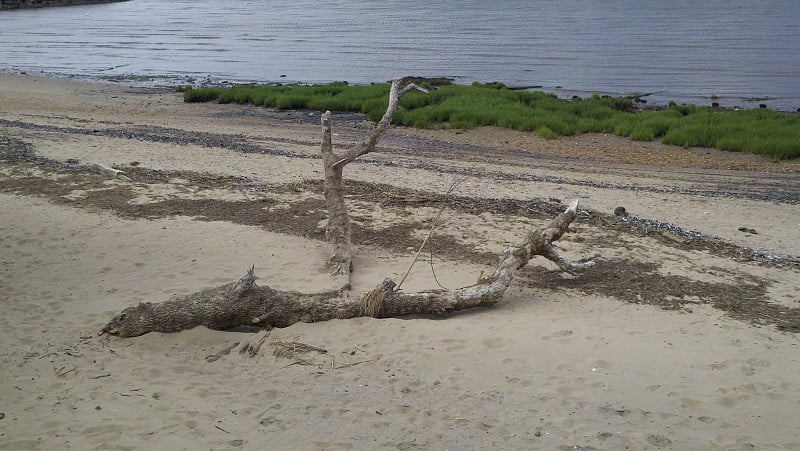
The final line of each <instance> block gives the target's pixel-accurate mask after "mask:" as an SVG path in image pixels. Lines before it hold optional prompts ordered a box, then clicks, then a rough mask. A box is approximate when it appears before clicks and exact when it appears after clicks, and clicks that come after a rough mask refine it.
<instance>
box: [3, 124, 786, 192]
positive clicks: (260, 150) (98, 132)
mask: <svg viewBox="0 0 800 451" xmlns="http://www.w3.org/2000/svg"><path fill="white" fill-rule="evenodd" d="M0 126H6V127H15V128H22V129H27V130H37V131H45V132H52V133H65V134H77V135H89V136H103V137H111V138H120V139H136V140H139V141H147V142H162V143H169V144H175V145H196V146H201V147H208V148H212V147H214V148H223V149H229V150H233V151H235V152H242V153H255V154H262V155H275V156H283V157H290V158H303V159H319V158H320V156H319V155H318V154H316V153H298V152H292V151H287V150H283V149H279V148H275V147H266V146H263V145H258V144H252V143H249V142H248V140H247V139H246V138H245V137H244V136H240V135H225V134H218V133H206V132H187V131H185V130H180V129H173V128H166V127H158V126H146V127H129V128H116V129H111V128H109V129H92V130H90V129H83V128H75V127H58V126H53V125H40V124H31V123H27V122H22V121H9V120H6V119H0ZM273 141H275V142H277V143H288V144H299V145H316V143H309V142H305V141H299V140H289V139H273ZM414 141H415V142H418V143H424V144H420V146H421V147H422V146H424V147H431V146H432V145H435V146H436V147H437V148H438V147H442V148H448V149H450V150H451V151H461V152H464V153H465V154H466V155H469V154H472V155H486V154H488V153H491V152H493V151H495V150H494V149H490V148H486V147H481V146H474V145H462V144H454V143H446V142H443V141H431V140H422V139H415V140H414ZM406 152H407V153H408V154H409V155H410V156H414V154H415V153H417V151H414V150H412V151H406ZM510 152H511V153H514V152H513V151H510ZM421 153H422V154H425V153H426V152H424V151H421ZM438 157H439V158H441V155H439V156H438ZM359 163H363V164H372V165H376V166H386V167H402V168H405V169H424V170H431V171H435V172H439V173H446V174H456V175H461V176H475V177H482V178H491V179H495V180H515V181H523V182H541V183H553V184H559V185H571V186H582V187H588V188H600V189H614V190H625V191H641V192H648V193H657V194H682V195H695V196H702V197H729V198H731V197H732V198H740V199H752V200H758V201H767V202H779V203H785V204H790V205H797V204H800V184H793V183H787V184H785V186H770V187H769V189H765V190H762V191H756V190H748V189H745V188H746V187H737V186H733V185H731V184H726V185H725V186H719V187H717V188H716V189H713V190H712V189H690V188H683V187H672V188H658V187H650V186H636V185H625V184H618V183H601V182H589V181H585V180H573V179H565V178H561V177H555V176H544V175H535V174H506V173H503V172H498V171H486V170H483V169H472V168H454V167H451V166H446V165H440V164H435V163H428V162H425V161H424V158H420V159H415V160H413V161H402V160H386V159H383V158H376V157H361V158H359Z"/></svg>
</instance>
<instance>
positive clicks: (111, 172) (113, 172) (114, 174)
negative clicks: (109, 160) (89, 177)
mask: <svg viewBox="0 0 800 451" xmlns="http://www.w3.org/2000/svg"><path fill="white" fill-rule="evenodd" d="M88 168H89V169H91V170H92V171H94V172H97V173H98V174H104V175H107V176H109V177H111V178H116V179H120V180H125V181H126V182H130V181H131V179H129V178H128V177H126V176H125V171H122V170H119V169H114V168H111V167H108V166H105V165H102V164H100V163H91V164H89V166H88Z"/></svg>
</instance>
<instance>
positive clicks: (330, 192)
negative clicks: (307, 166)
mask: <svg viewBox="0 0 800 451" xmlns="http://www.w3.org/2000/svg"><path fill="white" fill-rule="evenodd" d="M401 82H402V79H400V78H395V79H394V80H392V86H391V89H390V90H389V105H388V107H387V108H386V113H384V115H383V117H382V118H381V120H380V122H378V125H377V126H376V127H375V129H374V130H373V131H372V133H370V135H369V137H368V138H367V139H365V140H364V141H363V142H361V143H360V144H359V145H357V146H356V147H354V148H352V149H350V150H348V151H347V152H345V153H343V154H341V155H338V154H336V153H335V152H334V151H333V143H332V141H331V135H332V133H331V112H330V111H326V112H325V114H323V115H322V146H321V152H322V163H323V165H324V166H325V180H324V182H323V188H324V193H325V203H326V205H327V207H328V227H327V229H326V231H325V234H326V236H327V238H328V241H329V242H330V243H331V256H330V259H329V262H328V263H329V265H330V266H331V269H332V270H333V273H334V274H344V275H346V276H347V282H346V283H345V287H346V288H348V289H349V286H350V272H351V271H352V269H353V268H352V253H351V248H352V231H351V228H350V218H349V216H348V214H347V205H346V204H345V201H344V189H343V186H342V173H343V171H344V167H345V166H346V165H347V164H348V163H350V162H352V161H354V160H355V159H356V158H358V157H360V156H361V155H365V154H368V153H370V152H372V151H374V150H375V146H376V145H377V144H378V140H379V139H380V137H381V136H382V135H383V134H384V133H385V132H386V130H388V129H389V126H390V125H391V123H392V119H393V118H394V114H395V112H396V111H397V108H398V107H399V106H400V99H401V98H402V97H403V96H404V95H405V94H407V93H408V92H409V91H411V90H413V89H416V90H419V91H423V92H428V91H426V90H425V89H423V88H420V87H419V86H417V85H415V84H413V83H411V84H409V85H406V86H405V87H402V88H401V87H400V84H401Z"/></svg>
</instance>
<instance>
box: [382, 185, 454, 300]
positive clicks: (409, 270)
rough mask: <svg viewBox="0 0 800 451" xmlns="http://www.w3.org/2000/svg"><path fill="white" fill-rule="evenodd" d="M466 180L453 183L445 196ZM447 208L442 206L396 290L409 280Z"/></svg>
mask: <svg viewBox="0 0 800 451" xmlns="http://www.w3.org/2000/svg"><path fill="white" fill-rule="evenodd" d="M464 180H466V179H460V180H456V181H455V182H453V183H452V184H451V185H450V188H449V189H448V190H447V192H446V193H445V196H449V195H450V194H452V193H453V191H454V190H455V189H456V188H457V187H458V185H460V184H461V183H463V182H464ZM445 206H446V205H444V204H442V208H440V209H439V214H437V215H436V218H435V219H434V220H433V224H431V229H430V230H429V231H428V236H426V237H425V239H424V240H423V241H422V245H420V247H419V249H417V254H416V255H414V260H413V261H412V262H411V264H410V265H409V266H408V271H406V273H405V275H403V278H402V279H400V282H399V283H398V284H397V286H396V287H395V290H399V289H400V287H401V286H402V285H403V282H405V281H406V278H407V277H408V275H409V274H410V273H411V268H413V267H414V263H416V262H417V260H419V254H421V253H422V249H425V244H427V243H428V239H430V237H431V235H433V231H434V230H435V229H436V225H437V224H438V222H439V218H441V217H442V213H444V207H445Z"/></svg>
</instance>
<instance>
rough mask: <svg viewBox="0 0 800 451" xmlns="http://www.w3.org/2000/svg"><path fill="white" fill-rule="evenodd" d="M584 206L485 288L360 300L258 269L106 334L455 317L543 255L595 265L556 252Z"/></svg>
mask: <svg viewBox="0 0 800 451" xmlns="http://www.w3.org/2000/svg"><path fill="white" fill-rule="evenodd" d="M577 208H578V201H577V200H576V201H575V202H573V203H572V205H570V206H569V208H567V210H566V211H564V212H563V213H561V214H560V215H558V217H556V218H555V219H553V220H552V221H551V222H550V223H549V224H547V225H545V226H544V227H542V228H539V229H536V230H534V231H532V232H530V233H528V234H527V235H526V237H525V239H524V241H523V242H522V243H520V244H519V245H517V246H513V247H509V248H507V249H506V250H505V251H504V252H503V253H502V255H501V256H500V263H499V264H498V265H497V268H496V269H495V271H494V272H493V273H492V274H491V275H490V276H488V277H484V278H481V280H479V282H478V284H476V285H473V286H471V287H465V288H460V289H457V290H451V291H446V290H430V291H422V292H417V293H406V292H403V291H400V290H398V289H397V285H396V284H395V282H394V281H392V280H391V279H386V280H384V281H383V282H382V283H380V284H379V285H378V286H377V287H376V288H375V289H374V290H372V291H369V292H367V293H363V294H362V295H361V296H360V297H358V298H354V297H345V296H342V293H341V292H339V291H335V290H334V291H326V292H321V293H298V292H294V291H280V290H274V289H272V288H270V287H268V286H259V285H256V283H255V280H256V277H255V274H254V271H253V269H252V268H250V269H249V270H248V271H247V274H245V275H244V276H243V277H242V278H241V279H240V280H239V281H238V282H232V283H229V284H227V285H223V286H221V287H217V288H209V289H206V290H203V291H200V292H197V293H193V294H190V295H187V296H180V297H175V298H173V299H170V300H168V301H165V302H162V303H157V304H153V303H150V302H145V303H141V304H139V305H137V306H135V307H129V308H127V309H125V310H123V311H122V312H121V313H120V314H118V315H116V316H115V317H114V318H112V319H111V321H109V323H108V324H106V325H105V327H104V328H103V332H104V333H108V334H113V335H119V336H122V337H133V336H137V335H142V334H146V333H148V332H154V331H155V332H176V331H179V330H184V329H190V328H192V327H195V326H201V325H203V326H206V327H209V328H212V329H225V328H230V327H234V326H240V325H253V326H262V327H286V326H289V325H291V324H294V323H296V322H298V321H302V322H317V321H326V320H329V319H333V318H342V319H343V318H355V317H359V316H371V317H376V318H381V317H399V316H405V315H415V314H417V315H418V314H427V315H438V316H443V315H446V314H448V313H450V312H455V311H459V310H465V309H469V308H473V307H479V306H490V305H493V304H495V303H497V302H498V301H499V300H501V299H502V298H503V295H504V294H505V292H506V289H507V288H508V286H509V284H510V283H511V281H512V279H513V277H514V273H515V272H516V271H517V270H518V269H520V268H522V267H523V266H525V265H526V264H527V263H528V261H529V260H530V259H531V258H533V257H534V256H536V255H542V256H544V257H545V258H548V259H550V260H553V261H554V262H556V263H557V264H558V265H559V267H561V268H563V269H565V270H570V271H575V270H578V269H584V268H588V267H590V266H592V264H593V263H592V262H584V263H573V262H570V261H569V260H567V259H566V258H564V257H562V256H561V255H559V254H558V252H557V251H556V250H555V248H553V241H556V240H558V239H559V238H561V236H562V235H563V234H564V233H566V232H567V230H568V227H569V225H570V223H572V221H574V220H575V217H576V212H577Z"/></svg>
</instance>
